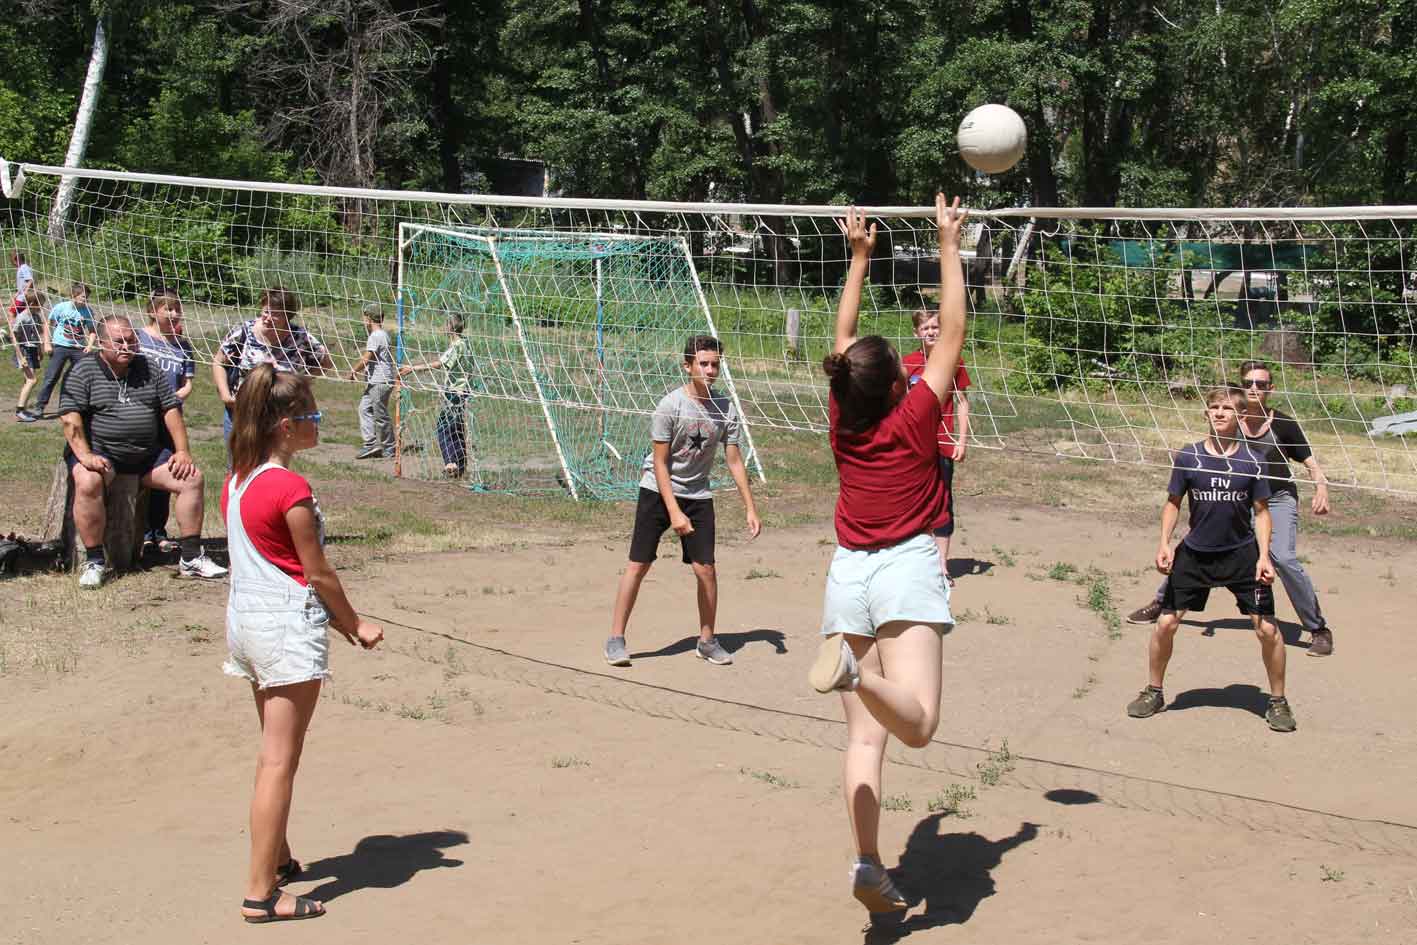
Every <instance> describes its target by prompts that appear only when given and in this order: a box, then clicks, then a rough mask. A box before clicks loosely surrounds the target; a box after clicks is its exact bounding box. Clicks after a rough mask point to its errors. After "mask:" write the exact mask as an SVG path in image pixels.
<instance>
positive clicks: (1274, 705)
mask: <svg viewBox="0 0 1417 945" xmlns="http://www.w3.org/2000/svg"><path fill="white" fill-rule="evenodd" d="M1264 720H1265V721H1266V722H1268V723H1269V727H1270V728H1272V729H1274V731H1276V732H1292V731H1294V730H1295V729H1296V728H1298V727H1299V723H1297V722H1295V721H1294V710H1293V709H1291V708H1289V700H1288V699H1286V698H1284V697H1283V696H1280V697H1279V698H1278V699H1270V700H1269V709H1268V710H1267V711H1266V712H1265V714H1264Z"/></svg>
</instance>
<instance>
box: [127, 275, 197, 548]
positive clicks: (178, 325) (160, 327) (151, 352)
mask: <svg viewBox="0 0 1417 945" xmlns="http://www.w3.org/2000/svg"><path fill="white" fill-rule="evenodd" d="M138 343H139V344H140V345H142V348H143V357H145V358H147V360H148V366H149V367H152V368H156V369H157V370H158V371H159V372H160V373H161V374H162V375H163V376H164V377H166V378H167V383H168V384H170V385H172V392H173V393H174V394H176V395H177V399H178V401H180V402H181V404H186V403H187V398H188V396H189V395H191V393H192V378H193V376H194V375H195V374H196V373H197V361H196V358H195V356H194V355H193V354H192V342H190V341H188V340H187V338H186V336H185V335H184V334H183V332H182V300H181V299H179V298H178V297H177V291H176V290H175V289H167V288H163V289H157V290H155V291H154V292H153V294H152V295H150V296H149V297H148V323H147V324H146V325H145V326H143V330H142V331H140V332H138ZM178 409H179V410H180V409H181V406H180V405H179V407H178ZM158 432H159V433H161V434H162V435H163V436H162V445H163V446H164V447H165V448H167V449H173V448H174V447H173V445H172V440H171V438H170V437H168V436H167V435H166V434H167V428H166V427H164V428H163V429H161V430H159V431H158ZM171 508H172V493H170V492H164V491H163V490H161V489H154V490H153V491H152V497H151V499H150V501H149V503H148V527H147V531H146V532H145V533H144V534H143V550H144V552H145V553H146V551H147V549H148V548H149V547H152V548H155V549H156V550H157V551H159V552H161V553H162V554H171V553H172V552H174V551H176V550H177V542H175V541H173V540H172V539H171V538H169V537H168V535H167V516H168V513H169V512H170V511H171Z"/></svg>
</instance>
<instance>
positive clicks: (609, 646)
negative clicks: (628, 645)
mask: <svg viewBox="0 0 1417 945" xmlns="http://www.w3.org/2000/svg"><path fill="white" fill-rule="evenodd" d="M605 662H607V663H609V664H610V665H611V666H629V665H630V651H629V650H627V649H625V638H624V637H611V638H610V639H608V640H606V641H605Z"/></svg>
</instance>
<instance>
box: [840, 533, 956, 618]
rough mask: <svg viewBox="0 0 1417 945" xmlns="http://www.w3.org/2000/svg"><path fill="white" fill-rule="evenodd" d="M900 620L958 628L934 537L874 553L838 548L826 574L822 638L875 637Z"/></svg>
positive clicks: (925, 536) (910, 540)
mask: <svg viewBox="0 0 1417 945" xmlns="http://www.w3.org/2000/svg"><path fill="white" fill-rule="evenodd" d="M897 620H904V621H908V622H910V623H927V624H933V625H935V626H937V627H939V628H940V630H941V631H942V632H943V631H945V630H948V629H949V628H950V627H951V626H953V625H954V617H953V616H952V615H951V614H950V589H949V586H948V585H947V584H946V583H945V571H944V568H942V567H941V566H940V549H939V547H938V546H937V545H936V544H935V539H934V537H933V536H931V535H930V534H928V533H925V532H922V533H921V534H919V535H916V536H915V537H914V538H907V539H906V540H905V541H903V542H901V543H900V544H897V545H891V546H890V547H889V548H879V549H876V550H874V551H854V550H852V549H850V548H842V547H840V546H838V547H837V549H836V554H834V555H833V556H832V563H831V567H830V568H829V569H828V570H827V590H826V596H825V599H824V600H823V602H822V634H823V635H824V636H830V635H831V634H834V633H851V634H855V635H856V636H863V637H874V636H875V635H876V630H877V629H879V628H880V627H881V626H882V625H884V624H887V623H891V622H893V621H897Z"/></svg>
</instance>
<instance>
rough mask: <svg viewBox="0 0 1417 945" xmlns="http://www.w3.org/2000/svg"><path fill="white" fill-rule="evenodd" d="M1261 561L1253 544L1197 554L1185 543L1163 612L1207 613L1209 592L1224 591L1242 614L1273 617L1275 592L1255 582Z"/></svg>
mask: <svg viewBox="0 0 1417 945" xmlns="http://www.w3.org/2000/svg"><path fill="white" fill-rule="evenodd" d="M1259 559H1260V549H1259V547H1258V546H1257V545H1256V544H1255V543H1254V542H1250V543H1249V544H1247V545H1242V546H1241V547H1239V548H1234V549H1231V550H1230V551H1195V550H1194V549H1192V548H1191V547H1190V546H1189V545H1187V544H1186V543H1185V542H1182V543H1181V544H1180V545H1178V546H1177V548H1176V557H1175V559H1174V560H1173V561H1172V563H1171V579H1170V580H1168V581H1167V582H1166V593H1165V595H1164V596H1163V597H1162V599H1161V612H1162V613H1167V614H1171V613H1175V612H1177V611H1180V610H1204V609H1205V602H1206V600H1207V599H1209V597H1210V592H1211V591H1212V590H1214V589H1215V588H1218V587H1223V588H1225V589H1226V590H1227V591H1229V592H1230V593H1232V594H1234V595H1235V603H1236V604H1237V605H1238V606H1239V608H1240V613H1242V614H1258V615H1259V616H1261V617H1273V616H1274V589H1273V588H1271V587H1270V586H1269V585H1268V584H1261V583H1260V582H1259V581H1256V580H1255V565H1256V564H1258V563H1259Z"/></svg>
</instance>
